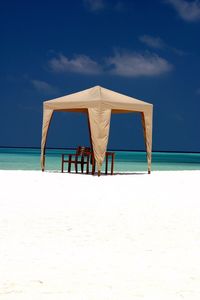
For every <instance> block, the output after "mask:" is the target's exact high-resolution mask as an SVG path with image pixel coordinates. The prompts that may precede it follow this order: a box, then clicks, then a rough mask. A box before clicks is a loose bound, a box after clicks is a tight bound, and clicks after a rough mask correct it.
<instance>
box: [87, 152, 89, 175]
mask: <svg viewBox="0 0 200 300" xmlns="http://www.w3.org/2000/svg"><path fill="white" fill-rule="evenodd" d="M86 172H87V174H89V155H88V156H87V171H86Z"/></svg>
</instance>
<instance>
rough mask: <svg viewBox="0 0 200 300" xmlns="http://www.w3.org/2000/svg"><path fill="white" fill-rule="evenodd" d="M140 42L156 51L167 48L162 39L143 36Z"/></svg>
mask: <svg viewBox="0 0 200 300" xmlns="http://www.w3.org/2000/svg"><path fill="white" fill-rule="evenodd" d="M139 40H140V41H141V42H142V43H144V44H145V45H147V46H149V47H151V48H155V49H162V48H164V46H165V43H164V42H163V40H162V39H161V38H159V37H153V36H151V35H142V36H140V37H139Z"/></svg>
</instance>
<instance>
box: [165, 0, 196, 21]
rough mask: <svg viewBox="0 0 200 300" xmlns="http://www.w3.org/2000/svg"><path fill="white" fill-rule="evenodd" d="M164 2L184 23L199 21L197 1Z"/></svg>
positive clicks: (168, 0) (175, 0) (173, 0)
mask: <svg viewBox="0 0 200 300" xmlns="http://www.w3.org/2000/svg"><path fill="white" fill-rule="evenodd" d="M165 2H166V3H169V4H171V5H172V6H173V7H174V9H175V10H176V11H177V12H178V14H179V15H180V17H181V18H182V19H184V20H185V21H189V22H193V21H198V20H200V2H199V0H194V1H190V2H189V1H186V0H165Z"/></svg>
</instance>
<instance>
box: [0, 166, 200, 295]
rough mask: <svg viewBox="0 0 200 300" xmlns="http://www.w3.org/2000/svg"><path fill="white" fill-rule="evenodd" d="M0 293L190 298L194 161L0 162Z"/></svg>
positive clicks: (197, 234)
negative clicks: (109, 169) (87, 171)
mask: <svg viewBox="0 0 200 300" xmlns="http://www.w3.org/2000/svg"><path fill="white" fill-rule="evenodd" d="M0 299H3V300H4V299H5V300H11V299H15V300H24V299H26V300H30V299H39V300H43V299H49V300H51V299H55V300H60V299H62V300H64V299H65V300H68V299H69V300H71V299H72V300H96V299H101V300H111V299H112V300H122V299H123V300H129V299H131V300H132V299H134V300H135V299H138V300H140V299H154V300H157V299H159V300H164V299H167V300H173V299H188V300H193V299H195V300H197V299H200V171H182V172H179V171H174V172H153V173H152V174H151V175H148V174H131V175H130V174H129V175H115V176H102V177H100V178H98V177H97V176H90V175H75V174H61V173H53V172H51V173H50V172H45V173H42V172H39V171H0Z"/></svg>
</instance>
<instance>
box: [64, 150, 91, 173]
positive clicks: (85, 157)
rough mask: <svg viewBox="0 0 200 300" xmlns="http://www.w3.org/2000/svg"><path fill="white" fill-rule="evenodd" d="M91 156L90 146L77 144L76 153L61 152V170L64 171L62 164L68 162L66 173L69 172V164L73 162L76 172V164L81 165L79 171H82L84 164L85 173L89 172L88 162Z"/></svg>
mask: <svg viewBox="0 0 200 300" xmlns="http://www.w3.org/2000/svg"><path fill="white" fill-rule="evenodd" d="M65 156H67V159H65ZM90 157H91V150H90V147H83V146H78V148H77V149H76V153H73V154H62V168H61V172H62V173H63V172H64V164H65V163H68V173H70V172H71V165H72V164H74V168H75V172H76V173H78V166H79V165H80V166H81V173H83V172H84V166H85V165H86V173H87V174H89V162H90Z"/></svg>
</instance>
